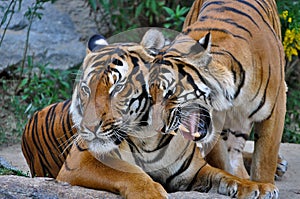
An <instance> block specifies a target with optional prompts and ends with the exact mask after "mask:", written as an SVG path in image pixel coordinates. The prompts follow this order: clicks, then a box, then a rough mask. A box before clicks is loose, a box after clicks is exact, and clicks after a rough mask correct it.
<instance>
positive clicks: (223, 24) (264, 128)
mask: <svg viewBox="0 0 300 199" xmlns="http://www.w3.org/2000/svg"><path fill="white" fill-rule="evenodd" d="M284 65H285V59H284V52H283V47H282V44H281V32H280V21H279V17H278V15H277V7H276V3H275V1H273V0H248V1H245V0H196V1H195V2H194V4H193V6H192V8H191V10H190V11H189V13H188V15H187V18H186V20H185V23H184V29H183V31H182V34H180V35H178V36H177V38H176V39H175V40H174V41H173V42H172V43H171V44H170V46H169V47H168V48H166V49H164V50H163V51H161V52H160V53H159V55H158V56H157V57H156V59H155V60H154V61H153V63H152V65H151V67H150V72H149V79H148V84H149V92H150V95H151V98H152V101H153V113H155V114H153V116H152V118H154V120H153V123H154V124H155V125H154V126H156V131H158V132H161V133H162V134H177V133H178V132H180V133H181V134H182V136H183V137H185V138H186V139H188V140H192V141H194V142H196V144H197V146H198V147H199V148H200V149H201V150H202V151H203V150H204V151H205V149H206V148H212V146H213V148H212V151H211V153H212V154H213V156H214V160H212V162H217V163H216V164H218V165H222V166H220V167H223V169H225V170H226V171H228V172H230V173H231V174H233V175H235V176H238V177H240V178H244V179H250V180H253V181H255V182H261V183H270V184H274V173H275V172H276V167H277V162H278V161H279V164H280V163H281V162H284V164H285V165H284V168H286V162H285V160H282V159H281V158H278V152H279V146H280V142H281V137H282V132H283V127H284V117H285V112H286V107H285V104H286V91H287V86H286V83H285V77H284ZM252 128H253V130H254V142H255V146H254V152H253V154H252V158H251V159H250V160H251V168H250V176H249V175H248V173H247V171H246V170H245V167H244V163H243V155H242V151H243V148H244V145H245V141H246V139H247V138H248V137H249V134H250V132H251V130H252ZM228 135H229V136H228ZM222 137H223V139H222ZM228 138H230V140H229V139H228ZM228 140H229V141H228ZM226 141H228V142H227V143H226ZM214 144H215V145H214ZM212 154H210V156H209V155H208V157H207V158H206V159H207V161H210V160H209V159H210V157H212ZM213 166H215V165H213ZM281 174H282V173H281Z"/></svg>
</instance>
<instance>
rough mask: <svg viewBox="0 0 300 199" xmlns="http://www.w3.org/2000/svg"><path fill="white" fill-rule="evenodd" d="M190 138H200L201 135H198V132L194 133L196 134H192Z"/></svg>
mask: <svg viewBox="0 0 300 199" xmlns="http://www.w3.org/2000/svg"><path fill="white" fill-rule="evenodd" d="M192 136H194V137H196V138H198V137H200V136H201V135H200V133H199V132H196V133H192Z"/></svg>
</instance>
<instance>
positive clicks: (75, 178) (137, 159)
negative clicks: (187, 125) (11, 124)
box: [22, 31, 278, 198]
mask: <svg viewBox="0 0 300 199" xmlns="http://www.w3.org/2000/svg"><path fill="white" fill-rule="evenodd" d="M149 42H150V43H149ZM163 43H164V42H163V38H162V35H161V34H160V33H159V32H156V31H154V32H152V33H151V32H148V33H146V35H145V36H144V38H143V41H142V42H141V44H132V43H128V44H112V45H108V44H107V42H106V41H105V40H103V39H102V38H100V39H99V38H98V37H93V38H92V39H91V40H90V42H89V45H88V47H89V50H88V54H87V56H86V58H85V60H84V63H83V67H82V71H81V75H80V77H79V81H78V82H76V84H75V85H76V87H75V89H74V93H73V97H72V102H71V105H70V102H69V101H66V102H63V103H59V104H56V105H52V106H50V107H47V108H46V109H44V110H42V111H40V112H37V113H36V114H35V115H34V116H33V118H32V120H31V121H30V122H29V123H28V124H27V126H26V129H25V132H24V135H23V142H22V148H23V152H24V155H25V157H26V159H27V161H28V163H29V165H30V167H31V170H33V171H34V172H36V173H38V172H40V174H41V175H45V174H47V173H49V175H50V174H51V175H53V176H54V177H56V179H58V180H60V181H65V182H69V183H71V184H72V185H79V186H85V187H89V188H94V189H102V190H108V191H111V192H114V193H119V194H121V195H122V196H124V197H126V198H166V197H167V192H175V191H183V190H196V191H202V192H208V191H210V190H215V191H217V192H218V193H220V194H225V195H229V196H231V197H238V198H257V197H261V198H270V197H271V198H272V197H274V198H277V197H278V190H277V188H276V187H275V186H274V185H273V184H270V183H259V182H252V181H249V180H247V179H241V178H238V177H235V176H233V175H231V174H229V173H227V172H225V171H223V170H220V169H217V168H214V167H211V166H210V165H209V164H207V163H206V161H205V160H204V159H203V157H202V155H201V153H200V150H199V148H198V147H197V146H196V143H195V142H193V141H190V140H188V139H185V138H184V137H183V136H173V135H169V134H166V135H163V134H160V133H157V132H156V128H155V127H154V126H152V125H151V124H152V119H154V118H151V111H152V108H151V105H152V101H151V100H152V99H151V98H150V97H149V93H148V88H147V83H146V76H147V73H148V70H149V68H148V63H150V62H152V61H153V60H154V56H153V55H155V54H156V53H157V49H160V48H162V46H163ZM55 109H58V110H59V114H55V112H53V111H54V110H55ZM69 110H70V113H71V114H69V113H68V111H69ZM70 115H71V116H72V120H70V119H69V117H70ZM39 119H40V120H39ZM39 125H40V126H39ZM43 125H45V126H43ZM72 126H75V127H76V129H72ZM49 128H50V129H52V130H50V131H49ZM70 130H72V132H70ZM43 131H45V132H49V133H46V134H43ZM76 132H77V133H76ZM52 133H54V134H56V135H52ZM75 133H76V134H75ZM74 135H78V137H76V138H75V140H76V142H75V144H73V146H72V148H71V150H70V151H67V150H66V151H64V150H63V149H62V148H63V145H64V144H69V143H68V141H69V139H68V138H67V137H72V136H74ZM55 138H60V139H58V140H56V139H55ZM53 148H54V149H55V148H57V149H58V150H56V151H55V150H53V151H51V149H53ZM35 150H36V151H35ZM60 153H61V154H60ZM59 154H60V155H59ZM66 156H67V158H66V159H65V157H66ZM62 163H63V166H62V167H61V169H60V170H58V168H59V165H61V164H62ZM35 166H36V167H35ZM52 171H53V172H52ZM273 175H274V173H273Z"/></svg>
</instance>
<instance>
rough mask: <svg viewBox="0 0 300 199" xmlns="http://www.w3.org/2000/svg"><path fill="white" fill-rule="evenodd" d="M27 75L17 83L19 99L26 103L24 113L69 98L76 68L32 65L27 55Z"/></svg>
mask: <svg viewBox="0 0 300 199" xmlns="http://www.w3.org/2000/svg"><path fill="white" fill-rule="evenodd" d="M27 63H28V67H27V68H26V71H25V74H26V75H27V76H26V77H25V78H23V80H22V81H21V83H20V85H19V89H20V91H21V92H20V100H22V101H23V102H26V103H27V104H28V106H27V108H26V110H25V113H33V112H35V111H36V110H39V109H41V108H43V107H45V106H47V105H49V104H52V103H55V102H58V101H62V100H66V99H70V98H71V94H72V90H73V82H74V79H75V75H76V71H77V69H70V70H57V69H51V68H48V67H47V65H41V64H37V65H36V66H34V65H33V60H32V57H28V61H27Z"/></svg>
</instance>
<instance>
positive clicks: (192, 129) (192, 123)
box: [180, 112, 199, 140]
mask: <svg viewBox="0 0 300 199" xmlns="http://www.w3.org/2000/svg"><path fill="white" fill-rule="evenodd" d="M187 117H188V118H187V120H185V121H184V122H183V124H184V127H185V128H187V129H188V130H189V132H186V131H184V130H180V133H181V134H182V135H183V137H184V138H185V139H187V140H194V139H195V137H194V136H192V135H191V134H192V133H196V132H197V124H198V121H197V118H198V117H199V116H198V114H197V113H195V112H192V113H191V114H190V115H189V116H187Z"/></svg>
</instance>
